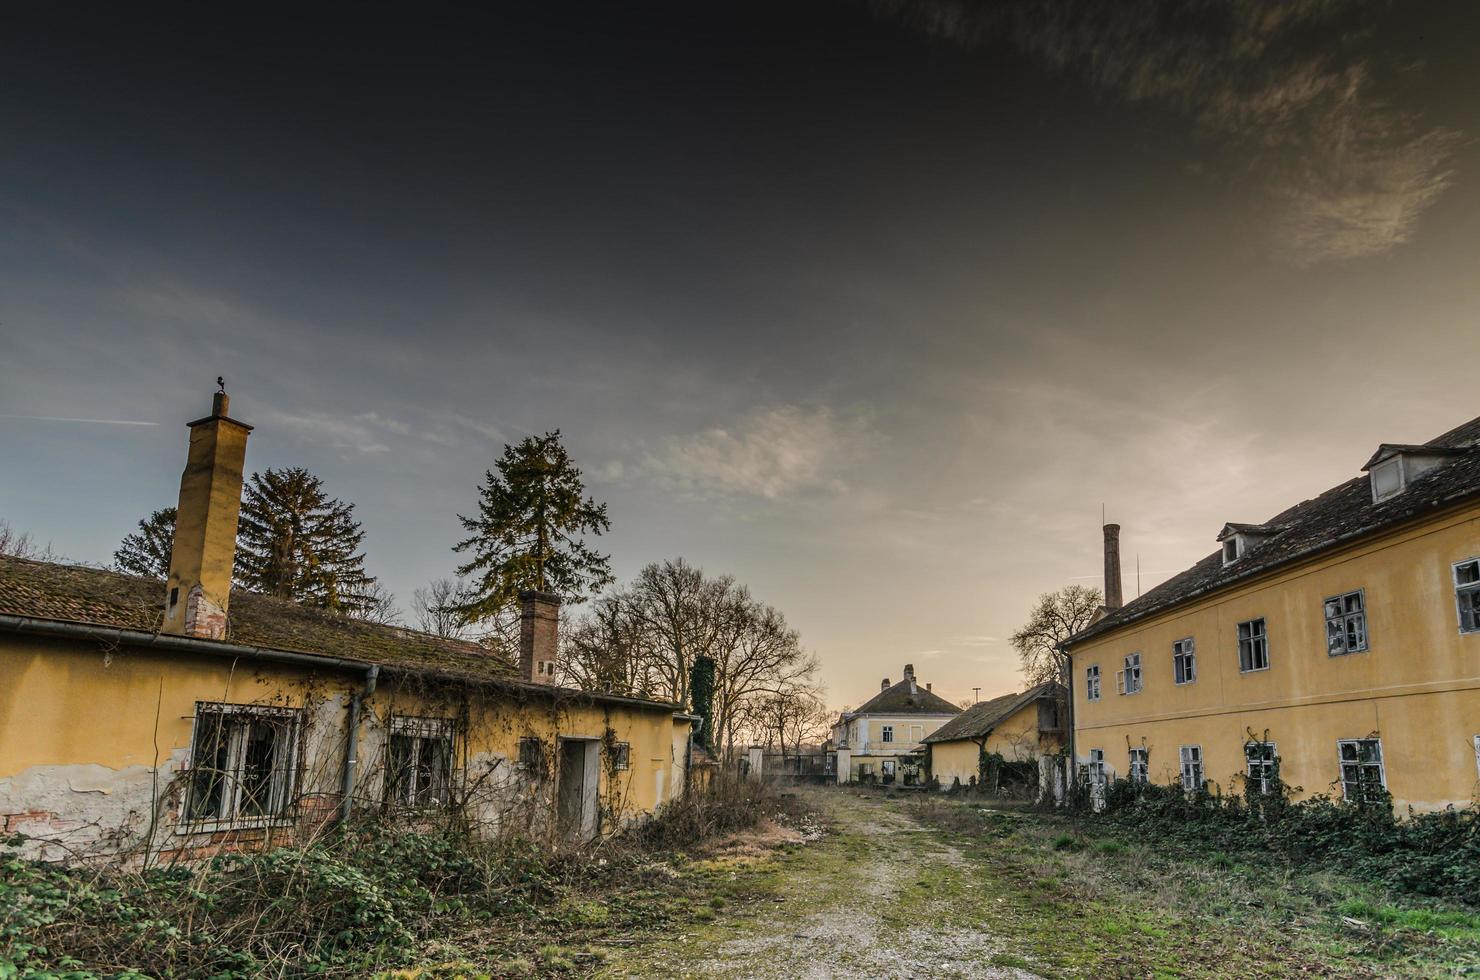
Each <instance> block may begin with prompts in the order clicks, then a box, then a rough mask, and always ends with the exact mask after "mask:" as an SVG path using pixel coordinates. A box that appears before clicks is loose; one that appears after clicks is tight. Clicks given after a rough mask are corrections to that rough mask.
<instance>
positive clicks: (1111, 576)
mask: <svg viewBox="0 0 1480 980" xmlns="http://www.w3.org/2000/svg"><path fill="white" fill-rule="evenodd" d="M1122 605H1124V603H1123V602H1122V600H1121V593H1120V525H1119V524H1106V525H1105V608H1106V609H1119V608H1120V607H1121V606H1122Z"/></svg>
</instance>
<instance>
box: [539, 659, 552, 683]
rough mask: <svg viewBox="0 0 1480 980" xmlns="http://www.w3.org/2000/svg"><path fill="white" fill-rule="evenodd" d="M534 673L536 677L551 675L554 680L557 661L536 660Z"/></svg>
mask: <svg viewBox="0 0 1480 980" xmlns="http://www.w3.org/2000/svg"><path fill="white" fill-rule="evenodd" d="M534 675H535V676H536V677H549V678H551V679H552V680H553V679H554V677H555V661H553V660H536V661H535V664H534Z"/></svg>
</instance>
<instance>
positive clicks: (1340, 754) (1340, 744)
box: [1336, 737, 1387, 800]
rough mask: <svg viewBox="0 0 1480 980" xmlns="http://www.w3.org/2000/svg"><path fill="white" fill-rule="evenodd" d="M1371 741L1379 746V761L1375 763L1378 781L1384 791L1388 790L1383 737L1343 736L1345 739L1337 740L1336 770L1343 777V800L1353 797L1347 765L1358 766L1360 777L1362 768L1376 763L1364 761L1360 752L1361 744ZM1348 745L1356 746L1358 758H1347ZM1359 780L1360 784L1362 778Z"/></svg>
mask: <svg viewBox="0 0 1480 980" xmlns="http://www.w3.org/2000/svg"><path fill="white" fill-rule="evenodd" d="M1369 742H1370V743H1371V744H1373V745H1375V746H1377V762H1376V764H1375V767H1376V769H1377V781H1378V785H1380V786H1381V787H1382V788H1383V790H1384V791H1386V790H1387V763H1386V761H1385V760H1384V758H1383V754H1382V739H1381V738H1380V737H1379V738H1343V739H1338V740H1337V742H1336V771H1337V773H1338V774H1339V777H1340V779H1341V798H1342V799H1343V800H1351V799H1352V795H1351V789H1350V786H1351V785H1352V783H1351V782H1350V781H1349V780H1348V779H1347V778H1346V767H1347V766H1356V767H1357V768H1358V770H1359V772H1358V776H1359V777H1360V775H1361V773H1360V770H1362V769H1371V768H1373V767H1374V764H1373V763H1371V762H1362V761H1360V753H1361V751H1362V750H1361V746H1362V745H1363V744H1364V743H1369ZM1348 745H1350V746H1354V747H1355V748H1354V751H1355V752H1356V753H1358V756H1359V758H1358V759H1353V760H1348V759H1347V758H1346V747H1347V746H1348ZM1357 782H1358V784H1360V782H1361V781H1360V778H1359V779H1358V781H1357Z"/></svg>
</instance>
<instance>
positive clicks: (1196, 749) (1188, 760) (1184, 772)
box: [1177, 745, 1208, 793]
mask: <svg viewBox="0 0 1480 980" xmlns="http://www.w3.org/2000/svg"><path fill="white" fill-rule="evenodd" d="M1188 750H1191V753H1192V755H1191V757H1189V755H1188ZM1177 761H1178V763H1180V765H1181V771H1180V774H1179V775H1180V778H1181V783H1182V789H1183V790H1184V791H1185V792H1188V793H1197V792H1201V790H1202V788H1203V787H1204V786H1206V785H1207V782H1208V774H1207V770H1206V769H1205V768H1204V766H1203V750H1202V746H1201V745H1179V746H1178V747H1177ZM1193 767H1195V768H1196V772H1197V785H1196V786H1189V785H1187V782H1188V780H1187V777H1188V776H1189V775H1190V774H1191V772H1192V771H1193Z"/></svg>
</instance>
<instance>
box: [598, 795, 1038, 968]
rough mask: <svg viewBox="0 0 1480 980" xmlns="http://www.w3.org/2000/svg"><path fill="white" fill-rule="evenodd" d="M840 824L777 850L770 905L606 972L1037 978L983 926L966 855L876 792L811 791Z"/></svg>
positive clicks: (614, 964) (611, 965)
mask: <svg viewBox="0 0 1480 980" xmlns="http://www.w3.org/2000/svg"><path fill="white" fill-rule="evenodd" d="M814 795H815V797H816V800H817V804H818V806H819V808H820V809H822V810H823V811H824V812H825V813H826V814H827V815H828V817H829V818H830V820H831V821H832V823H833V832H832V833H830V834H828V835H827V836H826V837H825V838H824V839H823V840H821V841H819V842H817V843H815V844H809V845H806V846H803V847H801V848H798V849H797V850H795V851H794V853H791V854H789V855H786V856H783V857H780V858H778V859H776V860H777V861H778V863H779V864H780V865H781V866H780V867H779V868H778V869H777V874H778V877H779V880H778V882H777V887H776V888H775V889H774V893H773V897H772V898H771V900H770V903H769V904H770V907H769V908H764V909H761V910H758V911H755V912H752V913H751V914H748V915H740V916H733V917H732V916H725V917H723V919H722V921H718V922H715V923H712V924H710V925H708V926H703V927H700V928H697V929H692V930H690V931H689V932H688V933H687V934H686V935H683V936H680V937H676V938H674V939H672V940H668V941H664V942H661V943H659V944H658V945H656V946H649V947H647V948H644V949H642V950H638V951H634V952H631V953H629V954H626V955H623V956H621V957H620V958H619V959H614V960H613V961H611V962H610V963H609V964H608V965H607V968H606V969H605V970H604V971H603V972H602V974H601V975H602V976H607V977H635V976H642V977H696V976H703V977H754V978H761V980H765V978H787V980H794V978H809V980H811V978H817V980H821V978H828V977H854V978H859V980H863V978H927V977H932V978H933V977H987V978H992V977H1033V976H1036V974H1033V973H1029V972H1026V971H1023V970H1020V969H1016V968H1015V967H1014V966H1009V965H1006V963H1011V962H1013V961H1016V960H1018V958H1017V957H1016V956H1013V955H1012V953H1011V951H1010V950H1009V949H1008V948H1007V944H1006V943H1004V942H1003V941H1001V940H999V939H998V938H996V937H994V936H993V935H992V934H991V933H990V932H986V931H983V930H982V929H981V927H980V922H979V917H978V915H977V914H975V909H974V908H973V907H972V906H973V900H974V898H975V897H976V896H975V895H973V889H974V886H973V884H972V882H971V881H970V880H969V875H968V873H967V870H968V868H967V862H966V860H965V859H964V858H963V856H962V855H961V853H960V852H959V851H958V850H957V849H956V848H954V847H952V846H950V845H949V844H948V843H946V842H945V841H944V840H943V839H942V838H943V835H941V834H939V833H937V832H935V831H933V830H931V829H928V828H926V827H923V826H921V825H920V824H919V823H918V822H916V821H915V820H914V819H913V818H911V817H910V816H909V815H907V814H906V813H903V812H901V811H900V810H899V809H898V808H897V807H894V806H891V805H890V804H889V803H887V802H886V801H884V800H881V799H880V798H878V797H875V796H868V797H861V796H856V795H851V794H843V793H819V794H814Z"/></svg>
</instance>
